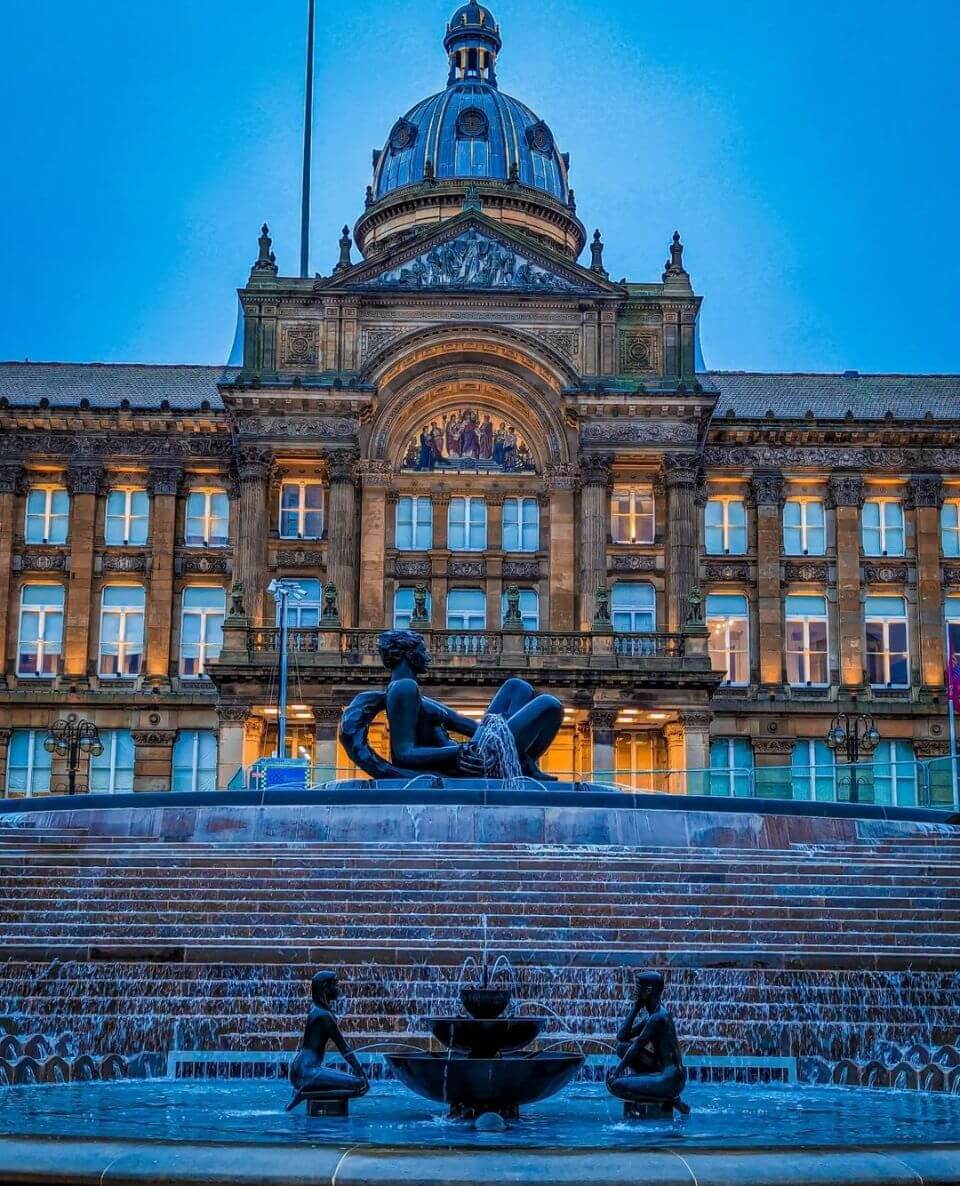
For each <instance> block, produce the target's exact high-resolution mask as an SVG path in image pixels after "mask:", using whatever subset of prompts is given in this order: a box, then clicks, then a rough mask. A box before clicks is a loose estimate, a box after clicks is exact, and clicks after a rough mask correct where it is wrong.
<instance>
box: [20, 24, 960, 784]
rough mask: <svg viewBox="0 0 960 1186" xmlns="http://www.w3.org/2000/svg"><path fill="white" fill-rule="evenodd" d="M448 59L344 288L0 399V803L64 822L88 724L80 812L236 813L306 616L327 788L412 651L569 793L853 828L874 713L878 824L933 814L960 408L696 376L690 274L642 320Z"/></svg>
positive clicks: (943, 394)
mask: <svg viewBox="0 0 960 1186" xmlns="http://www.w3.org/2000/svg"><path fill="white" fill-rule="evenodd" d="M444 45H445V49H446V51H447V54H448V62H449V69H450V75H449V81H448V85H447V87H446V89H445V90H444V91H442V92H440V93H438V94H437V95H434V96H431V98H429V99H427V100H425V101H424V102H423V103H421V104H418V105H417V106H416V107H415V108H413V109H412V110H411V111H410V112H408V113H407V114H406V115H405V116H403V117H401V119H399V120H397V122H396V123H395V124H394V126H393V128H392V129H391V132H390V135H389V137H388V140H387V143H386V145H385V146H384V148H383V149H382V150H380V151H378V152H376V153H375V154H374V159H375V165H374V179H373V183H372V185H371V186H370V187H369V188H368V191H367V196H366V201H365V206H364V210H363V213H362V214H361V216H360V218H359V220H358V222H357V223H356V226H355V228H354V232H353V236H351V235H350V234H349V232H348V230H347V228H344V233H343V237H342V239H341V241H340V255H339V260H338V262H337V263H336V265H335V267H334V268H333V269H332V272H331V273H330V274H329V275H317V276H316V277H312V278H300V277H290V276H284V275H283V274H282V273H281V271H280V268H279V266H278V264H277V261H276V258H275V255H274V252H273V244H272V242H271V240H270V237H269V232H268V230H267V228H266V227H264V228H263V232H262V234H261V237H260V242H259V251H258V256H257V259H256V261H255V263H254V265H253V267H252V270H251V273H250V277H249V280H248V282H247V284H246V285H245V286H244V287H243V288H242V289H241V290H240V294H239V295H240V301H241V305H242V310H243V334H242V340H243V356H242V360H238V364H237V365H236V366H230V367H226V368H224V367H194V366H183V367H154V366H113V365H99V364H93V365H88V366H80V365H71V364H2V365H0V783H2V785H3V786H4V787H5V788H6V789H7V793H10V794H19V793H41V792H42V791H44V790H47V789H51V788H53V789H56V788H57V787H58V786H60V785H61V783H62V781H63V771H62V769H61V763H60V760H59V759H57V758H56V757H54V758H53V759H52V760H51V759H50V757H49V755H46V751H45V750H44V749H43V745H42V742H43V738H44V737H45V735H46V730H47V729H48V728H49V726H50V724H51V723H52V722H53V720H54V719H56V718H57V717H62V716H67V715H71V714H76V715H77V716H78V717H86V718H89V719H92V720H93V721H94V722H95V723H96V724H97V725H98V727H99V728H100V730H101V734H102V735H103V737H104V738H105V749H104V754H103V755H100V756H99V757H98V758H97V759H96V760H95V761H94V762H92V764H91V769H90V771H89V775H88V778H87V782H88V784H89V786H90V787H91V789H95V790H121V789H136V790H147V789H165V788H167V787H170V786H171V785H172V786H174V787H178V788H184V789H190V788H197V787H208V786H209V787H212V786H218V787H224V786H227V785H229V784H231V783H232V784H233V785H237V783H238V781H240V780H241V778H242V777H243V775H242V771H243V770H244V768H248V767H249V766H250V765H251V764H252V762H254V761H255V760H256V759H257V758H258V757H259V756H261V755H265V754H269V753H271V752H273V747H274V746H275V737H276V707H275V704H276V690H277V687H276V685H277V660H278V653H277V649H278V630H277V624H276V611H275V608H274V604H273V599H272V597H271V596H270V595H269V594H268V592H267V586H268V584H269V583H270V581H271V580H272V579H275V578H278V577H291V578H295V579H296V580H297V581H298V582H299V584H300V585H301V588H302V591H303V593H304V595H305V596H304V598H303V599H302V600H301V601H299V602H297V603H296V604H295V605H294V606H293V607H292V608H291V610H290V615H289V618H288V621H289V625H290V646H291V651H290V657H291V701H292V705H291V708H290V710H289V714H288V715H289V719H288V728H289V734H288V735H289V738H290V745H291V752H292V753H294V754H302V755H303V756H306V757H308V758H309V759H310V761H311V763H312V764H313V766H314V768H315V772H316V777H317V778H318V779H319V778H324V777H328V776H332V775H333V773H334V771H340V773H346V772H347V770H346V762H345V757H344V755H343V753H342V751H341V750H340V749H339V747H338V744H337V740H336V723H337V719H338V716H339V712H340V709H341V708H342V706H343V704H344V703H345V702H346V701H347V700H348V699H349V697H350V696H351V695H353V694H354V693H355V692H356V691H357V690H359V689H362V688H363V687H365V686H371V685H373V686H375V685H376V684H378V683H380V682H381V681H382V678H383V675H382V670H381V669H380V668H379V664H378V661H377V658H376V636H377V633H378V632H379V631H380V630H382V629H383V628H384V627H387V626H390V625H392V624H394V623H396V624H399V625H410V626H411V627H412V628H414V629H419V630H421V631H422V632H423V633H424V634H425V635H426V637H427V638H428V640H429V646H430V650H431V654H432V656H433V674H432V676H431V681H432V686H435V687H436V688H437V689H438V692H440V693H442V694H443V695H444V696H446V697H448V698H449V699H450V700H451V701H453V702H456V703H457V704H458V705H460V706H461V707H462V708H463V709H464V710H466V711H468V712H477V713H479V712H481V711H482V708H483V706H484V704H485V703H486V702H487V701H488V700H489V698H490V696H491V694H492V691H493V689H494V688H495V687H496V685H497V684H498V683H499V682H500V681H501V680H502V679H503V678H505V677H506V676H507V675H510V674H522V675H524V676H526V677H527V678H530V679H531V680H533V681H534V682H535V683H536V684H537V685H538V687H541V688H543V689H545V690H551V691H554V692H555V693H556V694H557V695H559V696H560V697H561V698H562V699H563V700H564V703H565V704H566V705H567V706H568V711H567V716H566V719H565V723H564V728H563V730H562V733H561V736H560V738H559V739H558V741H557V744H556V745H555V746H554V749H553V750H552V751H551V753H550V754H549V755H548V759H547V762H546V765H547V766H548V767H549V768H551V769H553V770H554V771H555V772H557V773H563V772H569V773H571V774H574V775H576V776H578V777H579V776H586V777H589V776H594V777H599V778H614V779H615V780H616V781H617V782H619V783H622V784H623V785H625V786H627V787H634V788H636V789H664V790H670V791H677V792H682V791H685V790H686V791H691V790H706V791H710V792H712V793H717V794H724V793H734V794H738V793H771V794H788V795H789V794H793V795H797V796H803V797H820V798H824V797H826V798H830V797H840V798H842V797H844V793H845V792H844V780H843V776H842V771H838V770H836V769H834V768H833V765H832V763H833V755H832V754H831V753H830V751H829V750H828V749H827V747H826V745H825V738H826V735H827V732H828V729H829V728H830V724H831V721H832V719H833V717H834V715H835V714H836V713H837V712H838V711H848V710H849V711H856V712H869V713H870V714H872V715H873V717H874V719H875V722H876V724H877V728H878V730H879V733H880V736H881V739H882V740H881V747H880V749H879V750H878V753H877V755H876V758H875V760H876V762H877V763H878V766H877V770H878V773H877V777H876V779H875V781H874V782H873V783H871V786H870V791H869V793H870V794H871V795H874V796H875V797H876V798H877V799H880V800H886V801H890V802H911V801H916V799H917V798H918V797H921V798H922V797H923V795H924V794H928V793H930V784H929V782H927V783H923V780H921V779H920V778H918V776H917V775H916V773H915V771H914V767H913V764H914V762H915V761H916V760H918V759H919V760H922V759H928V758H935V757H941V756H946V755H947V754H948V752H949V744H948V732H947V724H946V709H947V698H946V692H945V660H946V656H945V639H946V637H947V634H948V623H949V621H950V620H952V619H953V618H954V617H955V618H956V619H957V621H958V623H960V519H958V508H960V444H958V439H960V438H958V429H960V378H958V377H957V376H877V375H859V374H857V373H855V372H848V373H846V374H842V375H809V374H808V375H791V374H751V373H731V372H726V373H717V372H710V371H707V370H705V369H704V368H703V366H702V365H701V364H699V361H698V349H697V323H698V318H699V316H700V305H701V297H700V296H699V295H698V294H697V293H696V292H695V290H694V288H693V286H692V283H691V279H690V276H689V275H688V272H687V270H686V268H685V266H684V260H683V247H682V244H681V242H680V238H679V236H678V235H675V236H674V238H673V241H672V243H671V244H670V247H669V259H668V261H667V263H666V265H665V267H664V270H663V272H662V275H661V277H660V279H659V280H657V281H655V282H633V281H628V280H626V279H623V280H619V281H614V280H611V279H610V277H609V275H608V274H607V271H606V269H605V267H604V260H603V256H604V248H603V243H602V241H601V239H600V236H599V232H598V233H596V234H595V235H594V236H593V239H592V241H591V243H590V262H589V264H588V265H583V264H581V263H579V262H578V259H579V256H580V255H581V253H582V251H583V249H584V247H585V246H586V244H587V234H586V232H585V229H584V227H583V224H582V223H581V222H580V221H579V218H578V216H577V210H576V202H575V197H574V194H573V191H572V189H570V187H569V180H568V171H567V170H568V160H567V157H566V155H565V154H562V153H560V152H559V150H558V149H557V147H556V144H555V142H554V138H553V133H552V131H551V129H550V128H549V127H548V126H547V125H546V124H545V123H544V122H543V121H542V120H540V119H538V118H537V117H536V116H535V115H534V113H533V112H531V111H530V109H529V108H527V107H525V106H524V105H522V104H520V103H518V102H517V101H516V100H513V99H511V98H510V97H509V96H506V95H504V94H503V93H502V92H500V90H499V87H498V85H497V80H496V62H497V56H498V54H499V51H500V32H499V29H498V27H497V26H496V23H495V21H494V19H493V17H492V16H491V15H490V13H489V12H488V10H486V9H484V8H482V7H480V6H479V5H476V4H470V5H467V6H466V7H464V8H462V9H460V10H458V12H457V13H456V14H455V15H454V17H453V18H452V20H451V22H450V24H449V25H448V27H447V30H446V34H445V39H444ZM354 242H355V243H356V246H357V247H358V248H359V251H360V258H359V259H354V258H353V250H354ZM958 629H960V627H958ZM385 740H386V739H385V738H383V737H382V736H381V737H380V743H381V744H384V743H385ZM45 755H46V756H45ZM706 769H712V772H711V773H710V774H706V775H704V774H700V773H692V772H699V771H703V770H706ZM924 788H926V789H924ZM933 793H934V796H935V797H937V796H939V797H941V798H943V797H949V795H950V785H949V778H947V780H946V783H944V782H943V780H942V779H941V780H940V783H939V784H938V785H937V786H935V787H934V790H933Z"/></svg>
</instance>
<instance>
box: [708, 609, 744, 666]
mask: <svg viewBox="0 0 960 1186" xmlns="http://www.w3.org/2000/svg"><path fill="white" fill-rule="evenodd" d="M706 621H707V629H708V630H709V631H710V642H709V649H710V660H711V663H712V665H713V668H714V670H715V671H722V672H723V673H724V681H723V682H724V683H725V684H738V685H746V684H749V682H750V618H749V609H748V606H747V599H746V597H744V596H743V595H742V594H740V593H708V594H707V606H706Z"/></svg>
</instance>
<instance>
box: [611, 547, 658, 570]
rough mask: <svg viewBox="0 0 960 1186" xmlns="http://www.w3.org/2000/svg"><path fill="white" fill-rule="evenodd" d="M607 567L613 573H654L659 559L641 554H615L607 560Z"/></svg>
mask: <svg viewBox="0 0 960 1186" xmlns="http://www.w3.org/2000/svg"><path fill="white" fill-rule="evenodd" d="M607 567H608V568H609V569H610V570H611V571H612V572H654V571H656V567H657V558H656V556H648V555H644V554H643V553H639V552H613V553H611V554H610V555H609V556H608V558H607Z"/></svg>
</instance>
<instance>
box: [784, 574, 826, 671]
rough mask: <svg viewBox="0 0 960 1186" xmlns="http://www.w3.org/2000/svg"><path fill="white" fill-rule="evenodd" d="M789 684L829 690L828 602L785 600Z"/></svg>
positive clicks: (820, 599) (804, 598) (812, 597)
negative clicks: (827, 686) (827, 688)
mask: <svg viewBox="0 0 960 1186" xmlns="http://www.w3.org/2000/svg"><path fill="white" fill-rule="evenodd" d="M786 648H787V682H788V683H789V684H792V685H794V686H798V687H811V686H812V687H826V685H827V683H828V682H829V678H828V675H827V599H826V597H821V596H818V595H816V594H814V595H807V594H796V595H792V596H790V597H788V598H787V600H786Z"/></svg>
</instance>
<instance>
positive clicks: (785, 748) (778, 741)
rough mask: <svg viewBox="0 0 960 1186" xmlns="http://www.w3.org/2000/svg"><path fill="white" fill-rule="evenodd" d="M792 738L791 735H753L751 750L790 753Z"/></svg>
mask: <svg viewBox="0 0 960 1186" xmlns="http://www.w3.org/2000/svg"><path fill="white" fill-rule="evenodd" d="M793 746H794V740H793V738H792V737H754V738H753V752H754V753H755V754H792V753H793Z"/></svg>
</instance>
